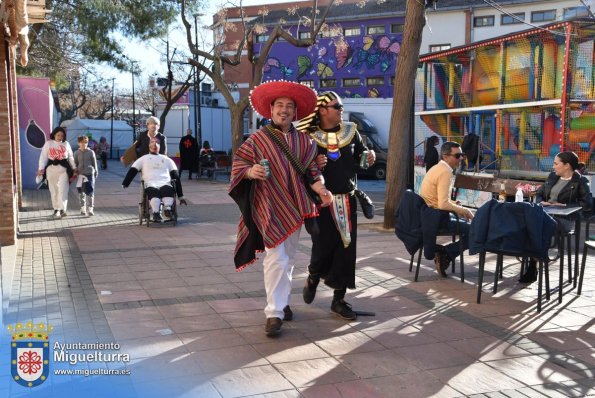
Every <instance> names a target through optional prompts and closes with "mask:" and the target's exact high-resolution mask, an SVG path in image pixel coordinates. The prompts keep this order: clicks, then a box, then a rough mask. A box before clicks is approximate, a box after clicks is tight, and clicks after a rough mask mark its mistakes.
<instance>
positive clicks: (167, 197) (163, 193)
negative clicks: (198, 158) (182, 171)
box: [122, 140, 188, 221]
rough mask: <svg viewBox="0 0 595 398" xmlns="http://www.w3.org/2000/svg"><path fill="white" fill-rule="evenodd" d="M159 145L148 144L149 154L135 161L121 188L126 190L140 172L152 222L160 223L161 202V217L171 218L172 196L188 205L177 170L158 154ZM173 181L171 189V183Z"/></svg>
mask: <svg viewBox="0 0 595 398" xmlns="http://www.w3.org/2000/svg"><path fill="white" fill-rule="evenodd" d="M159 148H160V143H159V141H157V140H152V141H151V142H150V143H149V154H147V155H144V156H142V157H140V158H139V159H137V160H136V161H135V162H134V163H133V164H132V166H130V170H128V173H126V177H124V181H122V188H128V186H129V185H130V183H131V182H132V180H133V179H134V177H135V176H136V174H137V173H138V172H139V171H140V172H141V174H142V179H143V181H144V184H145V194H146V195H147V199H148V200H149V205H150V207H151V212H152V213H153V221H162V220H163V217H162V216H161V213H160V209H161V201H163V215H164V216H165V218H171V216H172V214H171V211H172V205H173V204H174V200H175V199H174V195H176V194H177V195H178V198H179V199H180V204H181V205H188V203H187V202H186V199H184V194H183V192H182V183H181V182H180V178H179V175H178V168H177V167H176V164H175V163H174V161H173V160H171V159H170V158H169V157H167V156H165V155H161V154H160V153H159ZM172 180H173V181H174V185H175V190H174V187H172V184H171V181H172Z"/></svg>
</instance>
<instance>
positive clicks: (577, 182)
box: [519, 151, 593, 283]
mask: <svg viewBox="0 0 595 398" xmlns="http://www.w3.org/2000/svg"><path fill="white" fill-rule="evenodd" d="M582 166H584V165H583V164H581V163H579V158H578V156H577V154H576V153H574V152H571V151H566V152H560V153H559V154H558V155H556V157H555V159H554V166H553V169H554V171H553V172H552V173H550V175H549V176H548V178H547V180H546V182H545V184H543V185H542V186H541V187H540V188H539V190H538V191H537V202H538V203H540V204H541V205H542V206H568V207H576V206H580V207H582V208H583V212H586V213H589V212H591V209H592V207H593V198H592V197H591V187H590V186H589V180H588V179H587V178H586V177H583V176H582V175H581V174H580V173H579V172H578V171H577V170H578V169H580V168H581V167H582ZM579 216H580V215H579ZM564 221H567V222H564ZM558 223H559V225H560V228H562V229H563V230H564V231H565V232H568V231H570V230H572V228H574V221H570V220H558ZM535 280H537V267H536V265H535V262H534V261H531V262H530V264H529V266H528V267H527V270H526V272H525V273H524V274H523V275H522V276H521V278H520V279H519V282H521V283H531V282H534V281H535Z"/></svg>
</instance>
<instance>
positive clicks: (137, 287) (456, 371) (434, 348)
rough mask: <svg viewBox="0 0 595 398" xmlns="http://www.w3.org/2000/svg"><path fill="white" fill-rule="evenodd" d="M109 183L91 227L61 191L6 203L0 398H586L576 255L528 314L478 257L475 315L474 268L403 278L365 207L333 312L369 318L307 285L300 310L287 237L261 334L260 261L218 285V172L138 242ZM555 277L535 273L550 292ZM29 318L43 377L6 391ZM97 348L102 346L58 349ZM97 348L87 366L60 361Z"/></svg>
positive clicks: (528, 292) (224, 237)
mask: <svg viewBox="0 0 595 398" xmlns="http://www.w3.org/2000/svg"><path fill="white" fill-rule="evenodd" d="M124 174H125V170H124V168H123V167H121V166H120V165H119V164H118V163H116V162H110V164H109V168H108V169H107V170H105V171H103V172H101V174H100V177H99V179H98V181H97V187H96V208H95V216H94V217H85V216H83V215H80V214H78V213H79V212H78V206H77V200H76V196H75V193H74V192H72V193H71V200H70V203H69V210H68V216H67V217H65V218H63V219H59V220H53V219H50V218H49V216H50V213H51V210H49V207H50V206H49V205H50V200H49V193H48V191H47V190H40V191H25V192H24V198H23V203H22V210H21V212H20V214H19V216H20V220H19V239H18V244H17V245H15V246H14V247H13V248H12V249H13V252H14V256H12V261H11V256H10V255H6V251H10V250H11V248H3V251H4V253H3V254H4V255H3V257H2V259H3V260H2V287H3V291H2V298H3V302H2V307H3V314H2V315H3V325H4V332H3V333H2V340H1V343H2V344H1V346H0V363H2V364H3V365H2V366H0V397H21V396H25V397H26V396H31V397H69V396H81V397H109V398H117V397H167V398H170V397H171V398H173V397H199V398H202V397H209V398H210V397H213V398H215V397H217V398H219V397H225V398H231V397H268V398H286V397H287V398H289V397H307V398H310V397H312V398H314V397H324V398H334V397H353V398H361V397H407V398H412V397H468V396H471V397H495V398H496V397H498V398H500V397H542V396H546V397H583V396H589V395H595V382H594V380H595V378H594V373H595V349H594V346H595V321H594V316H593V314H595V297H594V293H595V267H594V265H595V260H594V259H593V258H590V259H589V262H588V264H587V272H586V277H585V281H584V286H583V294H582V295H581V296H577V295H576V289H572V288H571V286H570V285H568V284H566V285H565V287H564V296H563V302H562V304H558V302H557V300H556V299H555V298H556V297H557V294H555V295H553V296H552V300H551V301H550V302H547V303H546V304H545V305H544V308H543V311H542V312H541V313H537V311H536V298H537V284H532V285H530V286H524V285H520V284H518V283H517V281H516V280H517V277H518V273H519V269H520V266H519V263H518V261H517V260H516V259H514V258H507V259H506V260H505V265H504V278H503V280H502V281H501V282H500V288H499V290H498V293H497V294H495V295H494V294H492V290H491V288H492V283H493V278H494V274H493V271H494V269H495V257H494V256H488V263H487V265H486V275H485V278H484V283H485V285H484V291H483V296H482V303H481V304H476V302H475V297H476V293H477V274H478V269H477V263H478V256H466V257H465V265H466V267H465V282H464V283H461V282H460V279H459V277H458V275H459V274H458V272H457V273H455V274H449V277H448V278H446V279H441V278H439V277H438V276H437V274H436V272H435V271H434V264H433V262H431V261H427V260H423V262H422V264H423V266H422V269H421V271H420V278H419V282H414V281H413V273H410V272H409V255H408V254H407V252H406V250H405V248H404V246H403V245H402V243H401V242H400V241H399V240H398V239H397V238H396V237H395V235H394V233H393V232H392V231H386V230H383V229H382V228H381V227H380V223H381V211H377V216H376V219H374V220H371V221H369V220H365V219H364V218H363V217H361V213H360V221H361V225H360V228H359V231H358V235H359V236H358V261H357V281H356V282H357V289H356V290H353V291H348V294H347V297H346V299H347V301H348V302H350V303H352V304H353V307H354V308H355V309H358V310H365V311H374V312H375V316H366V317H363V316H362V317H359V318H358V319H357V320H356V321H352V322H349V321H344V320H341V319H339V318H337V317H336V316H335V315H333V314H332V313H330V312H329V309H330V302H331V297H332V290H331V289H329V288H327V287H324V286H322V284H321V286H320V287H319V291H318V294H317V296H316V299H315V301H314V303H313V304H311V305H307V304H305V303H304V302H303V300H302V296H301V290H302V286H303V284H304V278H305V276H306V266H307V264H308V260H309V252H310V247H311V242H310V237H309V235H308V234H307V233H306V232H305V231H302V234H301V237H300V246H299V250H298V255H297V264H296V268H295V271H294V279H293V295H292V302H291V306H292V308H293V311H294V313H295V316H294V320H293V321H291V322H285V323H284V325H283V333H282V335H281V336H280V337H278V338H267V337H266V336H265V335H264V323H265V317H264V314H263V308H264V305H265V292H264V285H263V276H262V258H261V259H260V261H258V262H256V263H255V264H254V265H253V266H250V267H248V268H247V269H245V270H244V271H242V272H239V273H238V272H236V271H235V268H234V266H233V248H234V242H235V233H236V230H237V220H238V217H239V211H238V209H237V207H236V206H235V204H234V203H233V202H232V200H231V199H230V198H229V196H228V195H227V181H225V179H224V177H225V176H219V177H218V178H219V179H218V180H217V181H215V182H211V181H208V180H207V179H206V178H204V179H201V180H198V181H197V180H193V181H187V180H186V176H185V175H184V176H183V177H184V179H183V180H182V181H183V183H184V193H185V197H186V198H187V199H188V201H189V205H188V206H187V207H183V206H182V207H180V209H179V223H178V225H177V226H175V227H174V226H172V225H171V224H170V223H164V224H159V225H151V227H150V228H147V227H146V226H145V225H142V226H139V224H138V210H137V201H138V192H139V186H138V183H137V182H135V183H133V184H132V185H131V186H130V187H129V188H128V189H122V187H121V185H120V184H121V181H122V179H123V177H124ZM372 196H373V197H374V196H376V197H377V196H378V195H372ZM380 205H382V203H380ZM558 269H559V268H558V264H557V263H555V264H552V266H551V271H550V275H551V287H552V288H557V285H558V284H557V275H558ZM29 321H33V322H34V323H35V324H38V323H40V322H44V323H45V324H51V325H52V326H53V331H52V332H51V333H50V337H49V339H50V353H49V356H50V361H49V367H50V370H49V374H48V376H47V380H46V381H45V382H44V383H43V384H41V385H40V386H37V387H31V388H27V387H22V386H21V385H19V384H17V383H16V382H15V381H14V380H12V376H11V366H10V365H11V353H10V338H11V337H10V334H9V333H8V332H7V331H6V326H8V325H14V324H16V323H17V322H21V323H26V322H29ZM98 342H100V343H106V344H108V345H111V346H110V347H111V348H115V347H117V348H118V349H105V348H103V349H95V350H94V349H88V350H85V349H76V347H74V348H71V349H69V350H65V349H60V347H59V345H60V344H73V345H74V344H78V343H98ZM56 344H57V345H56ZM90 347H91V346H90ZM79 348H80V346H79ZM97 351H99V353H100V354H104V357H103V358H101V357H99V358H98V357H97V356H95V357H93V358H91V360H89V359H88V358H86V357H83V355H81V356H77V355H76V354H85V355H86V354H93V355H95V354H96V353H97ZM70 354H74V355H73V356H68V355H70ZM107 354H109V355H112V357H109V355H107ZM115 354H121V356H120V357H117V356H116V355H115ZM60 355H66V356H60ZM106 355H107V356H106ZM114 357H115V358H116V359H113V358H114ZM65 358H66V359H65ZM68 358H70V359H72V360H70V361H69V360H68ZM106 358H107V359H106ZM110 358H111V359H110ZM102 359H103V360H102ZM76 372H78V373H82V374H75V373H76ZM85 372H86V373H87V374H88V375H85ZM99 372H103V373H102V374H99V375H98V374H96V373H99ZM109 372H111V373H114V372H118V373H125V374H119V375H114V374H110V375H107V374H105V373H109ZM58 373H63V374H58ZM94 373H95V374H94Z"/></svg>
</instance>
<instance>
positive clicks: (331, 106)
mask: <svg viewBox="0 0 595 398" xmlns="http://www.w3.org/2000/svg"><path fill="white" fill-rule="evenodd" d="M322 108H333V109H336V110H338V111H342V110H343V104H333V105H323V106H322Z"/></svg>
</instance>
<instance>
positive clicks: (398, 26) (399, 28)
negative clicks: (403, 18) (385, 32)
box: [390, 23, 405, 33]
mask: <svg viewBox="0 0 595 398" xmlns="http://www.w3.org/2000/svg"><path fill="white" fill-rule="evenodd" d="M404 29H405V24H402V23H391V24H390V33H403V30H404Z"/></svg>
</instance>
